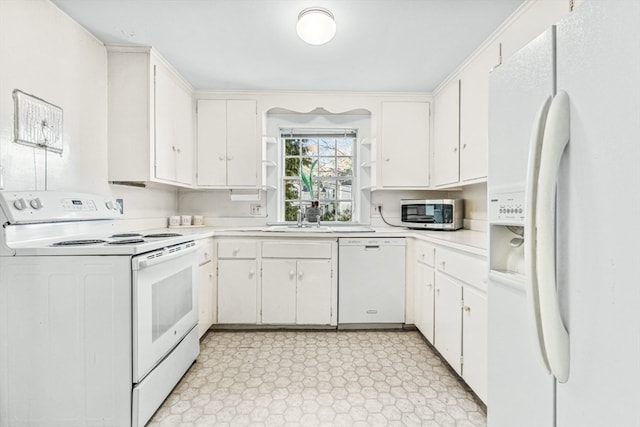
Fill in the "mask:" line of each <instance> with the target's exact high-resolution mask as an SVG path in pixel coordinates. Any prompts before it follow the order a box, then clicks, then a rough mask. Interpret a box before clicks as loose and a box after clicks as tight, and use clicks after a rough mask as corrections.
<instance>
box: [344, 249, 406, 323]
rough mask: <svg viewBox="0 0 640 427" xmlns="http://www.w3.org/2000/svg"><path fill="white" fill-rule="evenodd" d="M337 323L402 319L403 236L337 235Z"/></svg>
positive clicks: (398, 321)
mask: <svg viewBox="0 0 640 427" xmlns="http://www.w3.org/2000/svg"><path fill="white" fill-rule="evenodd" d="M338 249H339V253H338V262H339V263H338V325H339V327H342V328H344V327H347V328H348V327H358V326H370V327H371V326H375V327H396V326H401V325H402V324H403V323H404V300H405V296H404V288H405V239H404V238H355V239H353V238H341V239H338Z"/></svg>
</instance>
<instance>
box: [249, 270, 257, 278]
mask: <svg viewBox="0 0 640 427" xmlns="http://www.w3.org/2000/svg"><path fill="white" fill-rule="evenodd" d="M254 274H256V271H255V270H254V269H253V268H252V269H251V270H249V277H253V275H254Z"/></svg>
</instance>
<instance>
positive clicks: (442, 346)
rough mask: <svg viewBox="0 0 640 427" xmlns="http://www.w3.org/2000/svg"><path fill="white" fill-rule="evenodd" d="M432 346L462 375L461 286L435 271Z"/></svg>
mask: <svg viewBox="0 0 640 427" xmlns="http://www.w3.org/2000/svg"><path fill="white" fill-rule="evenodd" d="M435 276H436V279H435V281H436V293H435V326H434V344H435V347H436V349H437V350H438V351H439V352H440V354H441V355H442V357H444V358H445V360H446V361H447V362H448V363H449V365H451V367H452V368H453V370H454V371H456V372H457V373H458V374H461V373H462V313H461V311H462V285H461V284H460V283H458V282H457V281H454V280H452V279H450V278H449V277H448V276H446V275H444V274H442V273H441V272H440V271H436V274H435Z"/></svg>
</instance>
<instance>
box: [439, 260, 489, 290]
mask: <svg viewBox="0 0 640 427" xmlns="http://www.w3.org/2000/svg"><path fill="white" fill-rule="evenodd" d="M436 268H437V269H438V270H439V271H441V272H443V273H446V274H448V275H449V276H452V277H455V278H456V279H459V280H461V281H463V282H465V283H468V284H470V285H473V286H475V287H477V288H479V289H481V290H484V291H485V292H486V291H487V278H488V274H489V271H488V265H487V262H486V260H484V259H478V258H476V257H473V256H471V255H465V254H462V253H460V252H454V251H450V250H447V249H438V250H437V251H436Z"/></svg>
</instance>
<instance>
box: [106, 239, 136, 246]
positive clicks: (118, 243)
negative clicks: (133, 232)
mask: <svg viewBox="0 0 640 427" xmlns="http://www.w3.org/2000/svg"><path fill="white" fill-rule="evenodd" d="M131 243H144V240H142V239H124V240H114V241H113V242H109V243H107V245H128V244H131Z"/></svg>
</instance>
